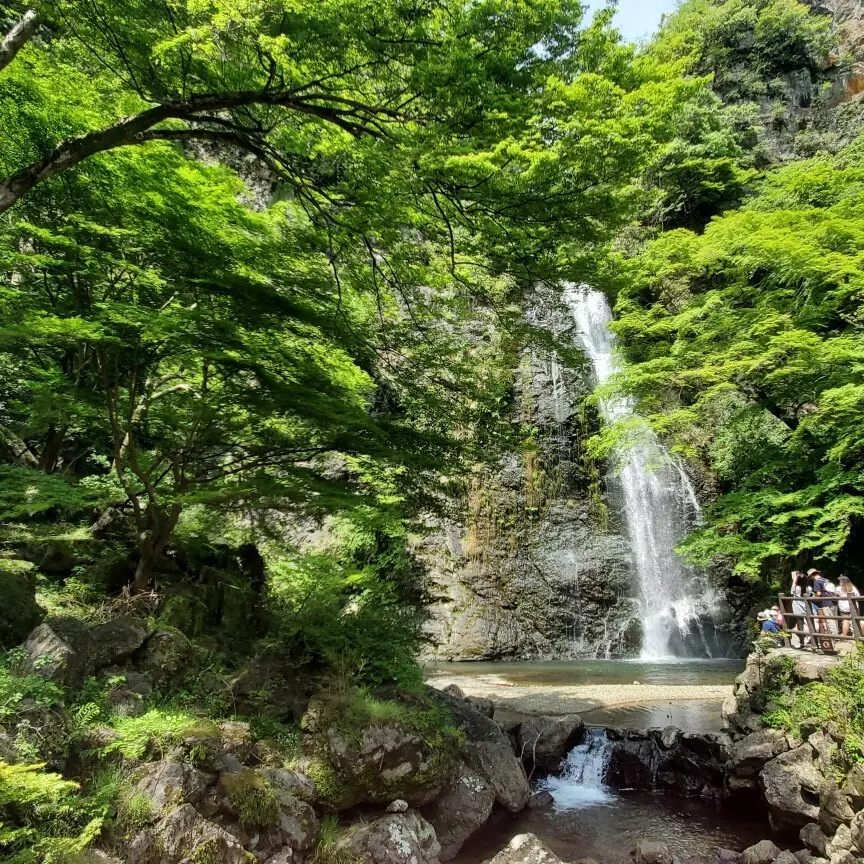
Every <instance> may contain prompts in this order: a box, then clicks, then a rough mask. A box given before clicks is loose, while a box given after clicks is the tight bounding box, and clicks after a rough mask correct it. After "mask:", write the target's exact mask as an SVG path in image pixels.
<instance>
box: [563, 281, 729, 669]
mask: <svg viewBox="0 0 864 864" xmlns="http://www.w3.org/2000/svg"><path fill="white" fill-rule="evenodd" d="M564 300H565V302H566V303H567V305H568V306H569V308H570V311H571V313H572V315H573V319H574V321H575V322H576V327H577V330H578V334H577V336H578V339H579V342H580V343H581V346H582V348H583V349H584V351H585V354H586V356H587V357H588V359H589V360H590V362H591V366H592V368H593V371H594V376H595V378H596V380H597V383H598V384H603V383H605V382H606V381H607V380H608V379H609V377H610V376H612V375H614V374H615V373H616V372H617V371H619V369H620V366H619V361H618V357H617V353H616V350H615V336H614V334H613V333H612V331H611V330H610V329H609V323H610V322H611V321H612V310H611V308H610V306H609V303H608V301H607V300H606V297H605V295H603V294H601V293H600V292H599V291H594V290H592V289H591V288H588V287H587V286H584V285H568V286H567V287H566V289H565V291H564ZM600 412H601V414H602V415H603V418H604V419H605V420H606V422H607V423H610V424H611V423H616V422H620V421H625V422H627V423H628V426H629V428H630V429H631V430H632V434H633V435H634V437H635V440H634V441H633V442H632V443H628V446H627V447H626V448H623V449H622V452H621V453H620V454H619V455H620V463H619V479H620V484H621V487H622V491H623V509H624V514H623V515H624V517H625V521H626V525H627V533H628V534H629V537H630V542H631V545H632V549H633V559H634V570H635V577H636V582H637V586H638V595H639V602H640V607H641V612H640V614H641V619H642V659H645V660H660V659H668V658H672V657H711V656H716V654H717V652H718V646H717V633H716V629H715V626H714V619H715V617H716V615H717V613H718V612H719V610H720V608H721V606H722V604H721V602H720V599H719V597H718V595H717V593H716V591H715V590H714V588H713V586H712V585H711V583H710V581H709V579H708V577H707V574H705V573H703V572H701V571H699V570H697V569H695V568H692V567H689V566H687V564H686V563H685V562H684V561H683V560H682V559H681V558H680V556H679V555H677V554H676V552H675V547H676V545H677V544H678V542H679V541H680V540H681V539H682V538H683V537H684V536H685V535H686V534H687V532H688V531H689V530H690V529H692V528H693V527H694V525H696V524H698V523H699V522H700V521H701V518H702V514H701V511H700V508H699V502H698V499H697V497H696V494H695V490H694V489H693V486H692V484H691V482H690V479H689V478H688V477H687V473H686V472H685V471H684V469H683V467H682V466H681V465H680V463H678V462H677V461H676V460H675V459H673V458H672V457H671V456H670V454H669V453H668V452H667V451H666V449H665V448H664V447H663V445H662V444H661V443H660V440H659V439H658V438H657V436H656V435H655V434H654V433H653V432H652V431H651V430H650V429H649V428H648V427H647V425H646V424H644V423H640V422H639V418H638V416H637V415H636V414H635V412H634V406H633V401H632V400H631V399H629V398H612V399H602V400H601V402H600Z"/></svg>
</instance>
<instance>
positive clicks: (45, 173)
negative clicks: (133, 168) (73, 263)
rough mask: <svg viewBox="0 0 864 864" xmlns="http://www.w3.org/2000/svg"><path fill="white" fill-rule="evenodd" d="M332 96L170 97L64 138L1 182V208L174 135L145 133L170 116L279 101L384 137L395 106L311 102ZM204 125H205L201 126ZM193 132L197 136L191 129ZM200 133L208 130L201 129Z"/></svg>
mask: <svg viewBox="0 0 864 864" xmlns="http://www.w3.org/2000/svg"><path fill="white" fill-rule="evenodd" d="M328 98H329V97H328V96H327V94H326V93H322V94H306V95H304V96H303V97H297V96H295V95H294V94H293V93H279V92H266V91H260V90H251V91H239V92H236V93H207V94H200V95H196V96H191V97H190V98H189V99H185V100H180V101H172V102H165V103H163V104H161V105H157V106H155V107H153V108H148V109H147V110H146V111H142V112H141V113H140V114H134V115H133V116H131V117H125V118H123V119H122V120H119V121H118V122H117V123H114V124H113V125H111V126H108V127H106V128H105V129H100V130H98V131H95V132H88V133H87V134H86V135H80V136H78V137H76V138H68V139H67V140H65V141H61V142H60V143H59V144H58V145H57V146H56V147H55V148H54V149H53V150H52V151H51V152H50V153H47V154H46V155H45V156H43V157H42V158H41V159H39V160H38V161H37V162H33V163H31V164H30V165H27V166H26V167H24V168H22V169H20V170H19V171H17V172H16V173H15V174H12V175H11V176H9V177H7V178H6V179H5V180H3V181H2V182H0V214H2V213H5V212H6V211H7V210H8V209H9V208H10V207H12V205H13V204H15V202H16V201H18V200H20V199H21V198H22V197H23V196H24V195H26V194H27V193H28V192H29V191H30V190H31V189H32V188H33V187H34V186H36V185H37V184H39V183H41V182H42V181H43V180H47V179H49V178H50V177H54V176H56V175H57V174H61V173H62V172H64V171H68V170H69V169H70V168H72V167H74V166H75V165H77V164H79V163H80V162H83V161H84V160H85V159H89V158H90V157H91V156H94V155H96V154H97V153H104V152H106V151H108V150H114V149H117V148H118V147H128V146H131V145H136V144H142V143H144V142H145V141H147V140H153V138H156V137H160V138H168V137H169V135H168V132H171V131H174V130H165V131H164V133H163V134H162V135H160V136H156V135H150V136H149V137H148V136H147V135H145V134H144V133H147V132H148V131H149V130H153V127H154V126H156V125H158V124H159V123H161V122H162V121H164V120H172V119H174V120H185V121H187V122H188V123H201V122H206V121H204V120H203V118H201V117H200V116H197V115H200V114H202V113H205V112H206V113H207V114H213V113H216V112H219V111H228V110H231V109H234V108H241V107H244V106H249V105H273V106H276V107H281V108H287V109H289V110H291V111H297V112H299V113H302V114H309V115H311V116H313V117H318V118H319V119H321V120H324V121H325V122H327V123H330V124H332V125H334V126H337V127H339V128H340V129H342V130H344V131H345V132H348V133H349V134H351V135H353V136H354V137H357V138H359V137H362V136H364V135H371V136H372V137H375V138H383V137H384V133H383V132H382V131H381V129H380V127H379V126H378V123H377V121H376V120H375V117H376V116H377V115H380V114H384V115H386V116H391V114H392V112H390V111H389V110H385V109H380V108H377V107H375V106H372V105H369V106H363V105H361V104H360V103H353V102H352V104H350V105H347V106H346V105H345V104H344V102H345V100H342V99H336V100H334V101H335V103H336V104H335V106H331V105H319V104H310V103H309V102H308V101H307V100H308V99H316V100H319V101H327V100H328ZM340 106H341V107H340ZM394 119H395V118H394ZM194 128H198V127H194ZM154 131H155V130H154ZM159 131H162V130H159ZM200 131H202V130H200V129H199V132H200ZM187 137H193V136H192V135H191V134H189V135H187ZM198 137H205V136H204V135H201V134H199V135H198Z"/></svg>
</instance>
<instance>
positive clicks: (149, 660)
mask: <svg viewBox="0 0 864 864" xmlns="http://www.w3.org/2000/svg"><path fill="white" fill-rule="evenodd" d="M133 661H134V663H135V667H136V668H137V669H138V670H139V671H140V672H142V673H144V674H146V675H148V676H149V677H150V679H151V680H152V681H153V683H154V684H156V685H159V684H164V683H170V682H174V681H180V680H182V679H183V678H184V677H185V676H186V675H187V674H188V672H189V671H190V669H192V668H193V666H194V662H195V652H194V649H193V647H192V643H191V642H190V641H189V640H188V639H187V638H186V636H184V635H183V634H182V633H181V632H180V631H179V630H170V629H164V628H163V629H160V630H156V631H155V632H153V633H152V634H151V635H150V636H149V637H148V638H147V640H146V641H145V642H144V643H143V645H142V646H141V647H140V648H139V650H138V651H137V652H136V653H135V656H134V658H133Z"/></svg>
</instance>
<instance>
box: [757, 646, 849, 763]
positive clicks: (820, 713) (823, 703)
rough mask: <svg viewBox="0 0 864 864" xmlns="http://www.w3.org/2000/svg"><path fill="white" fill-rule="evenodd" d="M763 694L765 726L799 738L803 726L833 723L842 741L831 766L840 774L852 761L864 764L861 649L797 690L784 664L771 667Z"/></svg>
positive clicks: (767, 673)
mask: <svg viewBox="0 0 864 864" xmlns="http://www.w3.org/2000/svg"><path fill="white" fill-rule="evenodd" d="M763 692H764V696H765V700H766V708H767V709H768V710H767V711H766V713H765V714H764V715H763V717H762V721H763V723H764V724H765V725H766V726H769V727H772V728H775V729H785V730H787V731H789V732H791V733H792V734H794V735H796V736H799V735H800V734H801V727H802V726H803V725H810V724H816V725H818V726H822V727H827V726H829V724H833V725H834V727H835V728H836V730H837V733H838V734H837V738H838V739H840V740H842V742H843V743H842V746H841V747H840V748H839V749H838V750H837V752H836V754H835V757H834V758H835V763H836V764H835V767H836V768H837V769H838V770H839V771H840V773H841V774H842V773H845V772H846V771H848V770H849V768H850V767H851V766H852V764H854V763H855V762H864V650H862V649H861V648H859V649H858V651H857V652H856V653H855V654H850V655H849V656H848V657H846V658H845V659H844V660H843V662H842V663H840V665H839V666H837V667H835V668H834V669H832V670H831V671H830V672H829V673H828V675H827V676H826V678H825V680H824V681H813V682H810V683H809V684H805V685H803V686H801V687H795V686H794V684H793V683H792V680H791V677H790V672H789V666H788V664H782V663H781V664H777V663H774V664H771V666H769V668H768V670H767V671H766V679H765V687H764V688H763Z"/></svg>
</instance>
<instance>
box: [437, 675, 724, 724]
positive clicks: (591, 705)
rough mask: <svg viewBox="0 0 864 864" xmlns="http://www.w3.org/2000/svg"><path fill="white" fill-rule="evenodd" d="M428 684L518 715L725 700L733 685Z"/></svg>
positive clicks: (446, 679) (494, 679)
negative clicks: (453, 689)
mask: <svg viewBox="0 0 864 864" xmlns="http://www.w3.org/2000/svg"><path fill="white" fill-rule="evenodd" d="M428 683H429V684H430V685H431V686H433V687H436V688H438V689H439V690H443V689H444V688H445V687H448V686H450V685H451V684H455V685H456V686H457V687H459V688H460V689H461V690H462V692H463V693H464V694H465V695H466V696H476V697H479V698H483V699H492V700H493V701H494V702H495V703H496V706H499V707H501V708H506V709H508V710H510V711H514V712H517V713H519V714H529V715H539V714H547V715H556V714H574V713H576V714H579V713H584V712H586V711H592V710H594V709H596V708H610V707H623V706H627V705H643V704H655V705H662V704H665V703H667V702H680V701H701V702H706V701H713V700H717V701H722V700H723V699H725V698H726V697H727V696H728V695H729V694H731V693H732V685H731V684H729V685H726V684H723V685H717V684H695V685H675V684H638V683H633V684H585V685H580V686H568V685H565V686H557V685H551V684H534V685H524V684H513V683H511V682H509V681H507V680H506V679H504V678H501V677H499V676H495V675H483V676H480V677H476V678H475V677H470V676H464V675H453V676H446V675H436V676H434V677H432V678H430V680H429V681H428Z"/></svg>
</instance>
